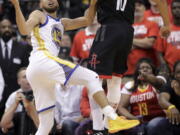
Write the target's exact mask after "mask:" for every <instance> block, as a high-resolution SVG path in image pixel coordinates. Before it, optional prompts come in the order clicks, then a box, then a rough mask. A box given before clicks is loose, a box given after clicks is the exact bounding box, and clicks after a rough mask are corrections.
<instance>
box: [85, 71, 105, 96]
mask: <svg viewBox="0 0 180 135" xmlns="http://www.w3.org/2000/svg"><path fill="white" fill-rule="evenodd" d="M86 86H87V88H88V90H89V94H90V96H93V95H94V94H95V93H97V92H99V91H102V90H103V88H102V82H101V80H100V79H99V76H98V75H97V74H96V73H94V75H93V77H92V78H91V79H89V80H88V82H87V85H86Z"/></svg>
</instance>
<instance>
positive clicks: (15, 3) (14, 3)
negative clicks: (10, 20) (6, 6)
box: [9, 0, 19, 6]
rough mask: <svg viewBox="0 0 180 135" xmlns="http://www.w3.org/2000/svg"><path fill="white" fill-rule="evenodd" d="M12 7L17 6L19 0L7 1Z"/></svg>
mask: <svg viewBox="0 0 180 135" xmlns="http://www.w3.org/2000/svg"><path fill="white" fill-rule="evenodd" d="M9 1H10V2H11V3H12V4H13V5H14V6H16V5H19V0H9Z"/></svg>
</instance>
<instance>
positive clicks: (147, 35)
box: [125, 0, 159, 76]
mask: <svg viewBox="0 0 180 135" xmlns="http://www.w3.org/2000/svg"><path fill="white" fill-rule="evenodd" d="M144 11H145V6H144V2H143V0H136V3H135V23H134V24H133V27H134V39H133V47H132V50H131V51H130V53H129V55H128V61H127V65H128V70H127V72H126V73H125V75H128V76H132V75H133V73H134V70H135V65H136V63H137V61H138V60H139V59H141V58H143V57H148V58H151V59H152V60H153V63H157V59H156V53H155V50H154V49H153V46H154V43H155V41H156V37H157V35H158V33H159V28H158V26H157V24H156V23H154V22H151V21H148V20H146V19H145V18H144Z"/></svg>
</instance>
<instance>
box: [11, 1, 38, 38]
mask: <svg viewBox="0 0 180 135" xmlns="http://www.w3.org/2000/svg"><path fill="white" fill-rule="evenodd" d="M10 1H11V2H12V4H13V5H14V8H15V13H16V23H17V26H18V29H19V32H20V33H21V34H22V35H29V34H30V33H31V31H32V29H33V28H34V27H35V26H36V25H38V24H39V23H40V21H41V12H40V11H38V10H37V11H34V12H32V13H31V14H30V16H29V19H28V20H27V21H26V20H25V18H24V16H23V14H22V11H21V8H20V5H19V0H10Z"/></svg>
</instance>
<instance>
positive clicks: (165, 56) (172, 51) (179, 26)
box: [156, 0, 180, 71]
mask: <svg viewBox="0 0 180 135" xmlns="http://www.w3.org/2000/svg"><path fill="white" fill-rule="evenodd" d="M171 9H172V15H173V24H172V25H171V33H170V35H169V37H168V38H167V39H163V38H158V42H157V45H156V49H157V51H158V56H159V60H160V63H161V64H162V65H164V66H166V67H167V68H168V67H169V68H170V69H171V71H172V69H173V65H174V63H175V61H177V60H180V44H179V43H180V1H179V0H173V2H172V6H171Z"/></svg>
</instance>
